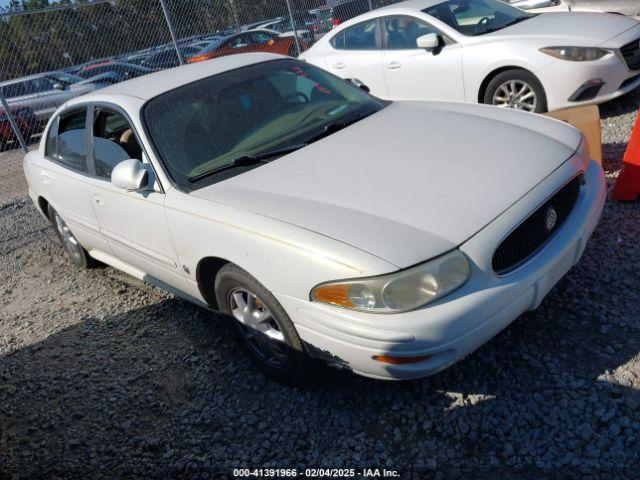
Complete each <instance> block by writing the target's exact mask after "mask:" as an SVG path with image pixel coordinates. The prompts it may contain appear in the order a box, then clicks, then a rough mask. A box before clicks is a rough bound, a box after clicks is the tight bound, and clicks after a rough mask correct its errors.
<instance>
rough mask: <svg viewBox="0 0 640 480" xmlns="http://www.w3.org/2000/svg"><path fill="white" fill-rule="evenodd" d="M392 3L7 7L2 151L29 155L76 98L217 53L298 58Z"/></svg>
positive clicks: (326, 0) (1, 33)
mask: <svg viewBox="0 0 640 480" xmlns="http://www.w3.org/2000/svg"><path fill="white" fill-rule="evenodd" d="M393 1H394V0H93V1H88V0H84V1H82V0H77V1H76V2H71V3H70V2H69V0H64V1H60V2H47V1H46V0H43V1H40V2H26V1H24V0H12V5H13V9H12V10H11V9H10V10H9V11H5V12H2V13H0V103H1V105H0V150H1V151H5V150H11V149H17V148H20V147H21V146H22V148H23V149H24V150H25V151H27V150H28V148H32V146H33V144H34V143H36V142H37V141H38V137H39V135H40V134H41V132H42V130H43V128H44V125H45V124H46V122H47V120H48V119H49V117H50V116H51V115H52V114H53V112H54V111H55V110H56V108H58V107H59V106H60V105H62V104H64V103H65V102H66V101H68V100H70V99H71V98H74V97H76V96H78V95H82V94H84V93H87V92H91V91H94V90H96V89H100V88H104V87H106V86H109V85H112V84H114V83H118V82H121V81H124V80H127V79H129V78H133V77H137V76H141V75H146V74H148V73H151V72H155V71H158V70H162V69H165V68H171V67H176V66H179V65H180V64H182V63H191V62H195V61H203V60H208V59H213V58H216V57H219V56H223V55H231V54H235V53H244V52H254V51H267V52H273V53H280V54H284V55H291V56H297V55H298V54H299V53H300V52H301V51H304V50H305V49H307V48H309V47H310V46H311V45H313V43H314V42H316V41H317V40H318V39H319V38H321V37H322V36H323V35H325V34H326V33H327V32H329V31H330V30H331V29H332V28H334V27H335V26H336V25H338V24H340V23H342V22H344V21H346V20H349V19H351V18H353V17H355V16H357V15H360V14H362V13H365V12H367V11H369V10H372V9H375V8H378V7H380V6H382V5H386V4H389V3H393ZM34 3H37V4H38V5H39V6H40V7H42V5H43V4H44V8H38V9H35V10H34V9H30V8H28V6H29V5H32V4H34ZM25 4H26V5H25ZM30 145H31V147H30Z"/></svg>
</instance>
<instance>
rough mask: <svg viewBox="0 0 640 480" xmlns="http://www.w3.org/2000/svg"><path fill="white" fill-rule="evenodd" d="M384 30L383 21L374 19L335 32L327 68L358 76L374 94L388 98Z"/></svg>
mask: <svg viewBox="0 0 640 480" xmlns="http://www.w3.org/2000/svg"><path fill="white" fill-rule="evenodd" d="M380 33H381V32H380V22H379V20H378V19H373V20H367V21H364V22H361V23H358V24H356V25H354V26H353V27H350V28H347V29H346V30H343V31H341V32H340V33H338V34H337V35H334V36H333V37H332V38H331V40H330V41H329V46H328V47H327V51H326V54H325V57H324V60H325V62H326V65H325V68H326V69H327V70H329V71H330V72H331V73H333V74H335V75H338V76H340V77H342V78H357V79H359V80H361V81H362V82H363V83H365V84H366V85H367V86H368V87H369V88H370V89H371V93H372V94H374V95H376V96H379V97H381V98H385V97H386V96H387V88H386V85H385V81H384V74H383V72H382V50H381V36H380Z"/></svg>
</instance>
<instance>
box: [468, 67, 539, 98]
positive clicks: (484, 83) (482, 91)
mask: <svg viewBox="0 0 640 480" xmlns="http://www.w3.org/2000/svg"><path fill="white" fill-rule="evenodd" d="M507 70H522V71H523V72H527V73H530V74H531V75H533V76H534V77H536V78H537V79H538V81H539V82H540V85H542V88H543V90H544V85H543V84H542V81H541V80H540V78H539V77H538V76H537V75H536V74H535V73H533V72H532V71H531V70H530V69H528V68H525V67H521V66H518V65H506V66H502V67H499V68H495V69H493V70H492V71H491V72H489V73H488V74H487V75H486V76H485V78H484V80H482V83H481V84H480V89H479V90H478V97H477V101H478V103H484V95H485V93H486V92H487V87H488V86H489V83H490V82H491V80H493V79H494V78H495V77H496V76H498V75H500V74H501V73H502V72H506V71H507ZM545 94H546V92H545Z"/></svg>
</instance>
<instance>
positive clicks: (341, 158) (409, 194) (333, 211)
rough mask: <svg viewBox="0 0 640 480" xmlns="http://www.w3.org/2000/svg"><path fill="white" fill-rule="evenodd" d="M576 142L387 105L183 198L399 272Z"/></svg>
mask: <svg viewBox="0 0 640 480" xmlns="http://www.w3.org/2000/svg"><path fill="white" fill-rule="evenodd" d="M580 140H581V134H580V133H579V132H578V131H577V130H576V129H574V128H572V127H570V126H568V125H566V124H563V123H561V122H558V121H556V120H551V119H548V118H546V117H543V116H539V115H534V114H528V113H523V112H517V111H513V110H503V109H498V108H495V107H489V106H480V105H468V104H445V103H426V102H396V103H393V104H391V105H389V106H388V107H386V108H384V109H383V110H381V111H379V112H377V113H376V114H374V115H372V116H370V117H367V118H365V119H364V120H361V121H360V122H358V123H356V124H354V125H352V126H350V127H348V128H346V129H343V130H341V131H338V132H336V133H334V134H332V135H330V136H329V137H326V138H324V139H322V140H320V141H317V142H315V143H313V144H311V145H309V146H307V147H305V148H303V149H301V150H298V151H296V152H294V153H292V154H289V155H286V156H284V157H281V158H279V159H277V160H275V161H273V162H272V163H269V164H267V165H264V166H261V167H258V168H255V169H253V170H251V171H249V172H247V173H243V174H241V175H238V176H235V177H233V178H231V179H228V180H225V181H222V182H219V183H216V184H214V185H211V186H208V187H204V188H202V189H199V190H196V191H194V192H192V193H191V194H192V195H195V196H198V197H201V198H205V199H208V200H211V201H215V202H219V203H224V204H227V205H231V206H234V207H237V208H240V209H243V210H247V211H251V212H254V213H257V214H260V215H264V216H267V217H271V218H274V219H277V220H279V221H282V222H286V223H288V224H292V225H296V226H298V227H301V228H304V229H307V230H310V231H313V232H315V233H318V234H321V235H324V236H327V237H331V238H333V239H335V240H338V241H341V242H344V243H346V244H350V245H352V246H354V247H357V248H359V249H361V250H364V251H366V252H369V253H371V254H373V255H376V256H378V257H380V258H383V259H384V260H386V261H388V262H390V263H393V264H394V265H396V266H397V267H400V268H402V267H407V266H410V265H414V264H416V263H419V262H421V261H424V260H427V259H429V258H432V257H435V256H437V255H440V254H442V253H444V252H446V251H448V250H451V249H452V248H455V247H456V246H458V245H460V244H462V243H463V242H464V241H465V240H467V239H469V238H470V237H471V236H473V235H474V234H475V233H476V232H478V231H479V230H480V229H482V228H483V227H484V226H486V225H487V224H489V223H490V222H491V221H492V220H493V219H495V218H496V217H497V216H498V215H500V214H501V213H502V212H504V211H505V210H506V209H507V208H509V207H510V206H511V205H513V204H514V203H516V202H517V201H518V200H519V199H520V198H521V197H522V196H523V195H525V194H526V193H527V192H528V191H529V190H531V189H532V188H534V187H535V186H536V185H537V184H539V183H540V182H541V181H542V180H543V179H544V178H546V177H547V176H548V175H549V174H551V173H552V172H553V171H554V170H555V169H557V168H558V167H559V166H560V165H561V164H562V163H564V162H565V161H566V160H567V159H568V158H570V157H571V156H572V154H573V153H574V152H575V151H576V150H577V148H578V146H579V143H580Z"/></svg>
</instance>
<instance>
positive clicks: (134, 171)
mask: <svg viewBox="0 0 640 480" xmlns="http://www.w3.org/2000/svg"><path fill="white" fill-rule="evenodd" d="M147 182H148V174H147V170H146V168H144V165H142V162H141V161H140V160H135V159H129V160H123V161H122V162H120V163H118V164H117V165H116V166H115V167H113V170H112V171H111V183H113V184H114V185H115V186H116V187H118V188H122V189H123V190H127V191H133V190H140V189H142V188H144V187H146V186H147Z"/></svg>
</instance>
